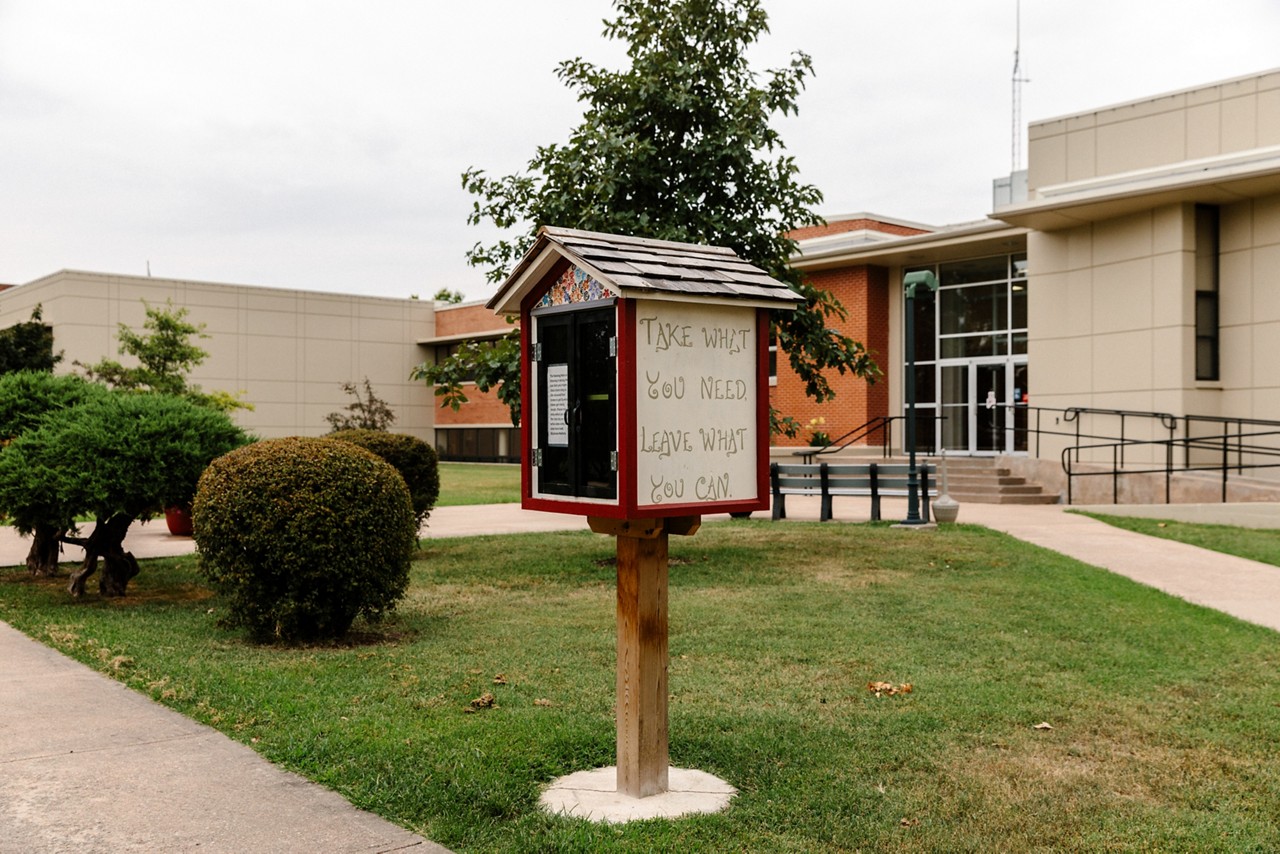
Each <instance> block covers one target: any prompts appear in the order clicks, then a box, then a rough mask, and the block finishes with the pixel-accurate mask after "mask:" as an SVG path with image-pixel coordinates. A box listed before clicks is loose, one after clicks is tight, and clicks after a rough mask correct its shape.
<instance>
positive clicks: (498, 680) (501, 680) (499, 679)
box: [493, 673, 507, 685]
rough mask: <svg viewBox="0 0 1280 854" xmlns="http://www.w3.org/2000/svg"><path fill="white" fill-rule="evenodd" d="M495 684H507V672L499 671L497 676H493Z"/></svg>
mask: <svg viewBox="0 0 1280 854" xmlns="http://www.w3.org/2000/svg"><path fill="white" fill-rule="evenodd" d="M493 684H494V685H506V684H507V676H506V674H505V673H499V674H498V675H497V676H495V677H493Z"/></svg>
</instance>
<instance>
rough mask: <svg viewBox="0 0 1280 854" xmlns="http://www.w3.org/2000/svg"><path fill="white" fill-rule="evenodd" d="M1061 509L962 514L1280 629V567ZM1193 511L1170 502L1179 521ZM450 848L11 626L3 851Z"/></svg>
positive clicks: (543, 520) (151, 541)
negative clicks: (284, 768)
mask: <svg viewBox="0 0 1280 854" xmlns="http://www.w3.org/2000/svg"><path fill="white" fill-rule="evenodd" d="M1210 507H1212V511H1205V512H1202V513H1201V514H1200V516H1201V517H1204V518H1205V520H1206V521H1212V522H1214V523H1217V524H1244V525H1253V526H1255V527H1277V528H1280V505H1260V504H1250V505H1227V506H1226V508H1224V507H1223V506H1222V505H1210ZM1229 508H1238V509H1237V510H1235V511H1232V510H1231V509H1229ZM1065 509H1066V508H1063V507H1061V506H1030V507H1025V506H1016V505H989V504H965V505H963V506H962V507H961V508H960V518H959V521H960V522H962V523H972V524H979V525H985V526H988V527H991V528H994V529H996V530H1000V531H1004V532H1006V533H1008V534H1011V535H1012V536H1015V537H1018V538H1019V539H1023V540H1026V541H1028V542H1031V543H1035V544H1037V545H1040V546H1044V547H1045V548H1049V549H1052V550H1054V551H1057V552H1061V553H1063V554H1066V555H1070V556H1071V557H1075V558H1077V559H1079V560H1082V561H1085V562H1086V563H1090V564H1093V565H1095V566H1100V567H1103V568H1105V569H1109V570H1111V571H1113V572H1116V573H1119V574H1121V575H1125V576H1128V577H1130V578H1133V579H1135V580H1137V581H1140V582H1142V583H1144V584H1149V585H1151V586H1154V587H1157V588H1159V589H1161V590H1164V591H1166V592H1168V593H1171V594H1173V595H1175V596H1180V597H1182V598H1184V599H1187V600H1189V601H1192V602H1196V603H1198V604H1201V605H1206V606H1208V607H1211V608H1217V609H1219V610H1222V611H1225V612H1227V613H1229V614H1234V615H1235V616H1237V617H1240V618H1242V619H1245V620H1249V621H1252V622H1255V623H1259V624H1261V625H1264V626H1269V627H1271V628H1273V629H1277V630H1280V568H1277V567H1273V566H1269V565H1266V564H1259V563H1255V562H1253V561H1247V560H1242V559H1240V558H1234V557H1230V556H1227V555H1221V554H1217V553H1215V552H1208V551H1205V550H1203V549H1198V548H1195V547H1194V546H1186V545H1183V544H1181V543H1175V542H1172V541H1167V540H1160V539H1155V538H1151V537H1145V536H1142V535H1140V534H1133V533H1129V532H1126V531H1121V530H1118V529H1116V528H1112V527H1110V526H1108V525H1105V524H1103V523H1101V522H1097V521H1094V520H1092V519H1089V518H1087V517H1084V516H1080V515H1078V514H1074V513H1067V512H1064V511H1065ZM1094 509H1097V510H1099V511H1100V512H1112V513H1115V512H1126V511H1128V512H1132V511H1130V510H1129V508H1114V507H1106V508H1101V507H1100V508H1094ZM1160 510H1161V508H1157V509H1155V510H1153V511H1150V512H1153V513H1155V514H1156V515H1157V516H1160V515H1161V513H1160ZM869 512H870V506H869V502H868V501H867V499H858V498H837V499H836V503H835V517H836V519H838V520H840V521H843V522H850V521H865V520H866V519H867V518H868V515H869ZM883 512H884V516H885V518H886V519H898V518H902V517H903V516H905V515H906V502H905V501H902V500H888V499H886V500H885V501H884V507H883ZM1185 512H1188V511H1187V510H1186V509H1185V507H1183V508H1170V514H1169V515H1170V516H1173V515H1174V514H1175V513H1185ZM763 515H764V514H761V513H757V514H756V516H757V518H759V517H761V516H763ZM787 515H788V517H789V518H790V519H792V520H806V519H813V520H816V519H817V518H818V499H817V498H809V497H804V496H791V497H789V498H788V500H787ZM714 519H715V517H711V518H709V519H708V521H714ZM779 524H785V523H779ZM829 524H839V523H838V522H836V523H829ZM585 529H586V523H585V520H584V519H582V518H581V517H577V516H564V515H558V514H551V513H532V512H528V511H524V510H521V509H520V508H519V507H518V506H517V505H509V504H507V505H486V506H473V507H441V508H438V509H436V510H435V511H434V512H433V513H432V514H431V519H430V523H429V525H428V527H427V528H426V530H424V532H423V533H424V535H425V536H429V537H444V536H470V535H476V534H505V533H516V532H522V531H552V530H585ZM921 534H923V532H920V533H919V534H917V533H911V532H904V536H918V535H921ZM126 545H127V547H128V548H129V549H130V550H131V551H133V553H134V554H135V555H136V556H138V557H157V556H163V555H174V554H186V553H190V552H191V551H192V550H193V548H194V544H193V543H192V541H191V540H190V538H186V537H174V536H172V535H170V534H169V533H168V531H167V530H166V529H165V526H164V523H163V522H152V523H150V524H146V525H135V526H134V529H133V530H132V531H131V532H130V535H129V538H128V540H127V542H126ZM26 549H27V543H26V541H24V540H22V539H21V538H19V537H18V536H17V535H16V534H14V533H13V530H12V529H11V528H0V565H4V566H16V565H21V564H22V563H23V562H24V559H25V556H26ZM77 552H79V549H71V548H68V550H67V553H66V554H65V555H64V559H65V560H67V561H73V560H77V559H78V558H79V557H80V556H81V555H79V554H77ZM1048 582H1049V580H1048V579H1046V583H1048ZM90 589H94V588H93V586H92V584H91V587H90ZM444 850H445V849H443V848H440V847H439V846H438V845H435V844H433V843H431V842H429V841H427V840H425V839H423V838H421V837H419V836H416V835H414V834H412V833H409V832H408V831H406V830H404V829H403V828H400V827H397V826H396V825H393V824H391V823H390V822H387V821H384V820H383V819H381V818H379V817H377V816H374V815H371V814H369V813H365V812H361V811H359V810H356V809H355V808H354V807H352V806H351V805H350V804H348V803H347V802H346V801H345V800H343V799H342V798H341V797H340V796H338V795H337V794H335V793H333V792H331V791H329V790H327V789H324V788H322V787H320V786H318V785H315V784H313V783H310V782H308V781H306V780H304V779H302V778H300V777H298V776H296V775H294V774H290V773H288V772H286V771H282V770H280V769H279V768H276V767H275V766H273V765H271V764H270V763H268V762H267V761H266V760H264V759H262V758H261V757H260V756H258V755H257V754H256V753H254V752H253V751H252V750H250V749H249V748H247V747H245V746H243V745H241V744H239V743H237V742H234V741H232V740H231V739H229V738H226V737H225V736H223V735H221V734H220V733H218V732H217V731H215V730H213V729H211V728H209V727H206V726H203V725H201V724H197V723H195V722H193V721H191V720H189V719H187V718H185V717H183V716H181V715H179V714H177V713H175V712H172V711H170V710H168V709H166V708H164V707H162V706H160V705H159V704H157V703H154V702H152V701H151V700H150V699H148V698H146V697H144V696H142V695H140V694H136V693H134V692H133V691H130V690H128V689H127V688H125V687H123V686H122V685H120V684H119V683H117V682H115V681H113V680H111V679H108V678H107V677H105V676H102V675H100V674H98V673H96V672H94V671H92V670H90V669H89V668H87V667H85V666H83V665H80V664H78V663H75V662H73V661H71V660H70V659H68V658H66V657H65V656H63V655H61V654H59V653H57V652H54V651H52V650H50V649H48V648H46V647H44V646H42V645H40V644H37V643H35V642H34V641H32V640H30V639H28V638H26V637H25V636H23V635H22V634H20V633H18V632H16V631H14V630H13V629H11V628H10V627H9V626H7V625H5V624H4V623H0V854H4V852H15V854H16V853H17V852H23V854H40V852H65V851H75V852H112V854H114V852H142V851H147V852H151V851H166V852H188V851H190V852H195V851H199V852H259V851H270V852H299V854H302V852H306V854H312V852H384V851H415V852H417V851H421V852H441V851H444Z"/></svg>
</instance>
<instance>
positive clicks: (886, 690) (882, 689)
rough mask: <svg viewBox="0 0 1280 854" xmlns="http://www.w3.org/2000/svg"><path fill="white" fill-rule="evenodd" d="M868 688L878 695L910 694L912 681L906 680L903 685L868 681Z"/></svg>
mask: <svg viewBox="0 0 1280 854" xmlns="http://www.w3.org/2000/svg"><path fill="white" fill-rule="evenodd" d="M867 690H868V691H870V692H871V693H872V694H875V695H876V696H877V697H893V696H895V695H897V694H910V693H911V683H910V682H904V683H902V684H901V685H894V684H893V683H892V682H868V683H867Z"/></svg>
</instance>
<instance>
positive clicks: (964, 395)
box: [939, 364, 973, 454]
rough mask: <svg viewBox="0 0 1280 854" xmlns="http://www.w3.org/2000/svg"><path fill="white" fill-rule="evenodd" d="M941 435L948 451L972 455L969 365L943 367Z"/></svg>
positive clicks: (943, 444) (943, 445) (944, 446)
mask: <svg viewBox="0 0 1280 854" xmlns="http://www.w3.org/2000/svg"><path fill="white" fill-rule="evenodd" d="M940 390H941V392H942V394H941V398H942V399H941V401H940V402H941V404H942V406H941V409H942V411H941V413H939V414H941V415H942V424H941V428H940V430H939V433H940V435H941V438H942V447H943V448H945V449H947V450H948V451H959V452H961V453H966V454H967V453H972V450H973V449H972V448H971V447H970V446H969V421H970V413H969V410H970V407H971V404H972V402H973V401H972V400H971V399H970V389H969V365H967V364H964V365H943V366H942V388H941V389H940Z"/></svg>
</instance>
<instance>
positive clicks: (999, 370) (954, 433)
mask: <svg viewBox="0 0 1280 854" xmlns="http://www.w3.org/2000/svg"><path fill="white" fill-rule="evenodd" d="M939 370H940V372H941V376H940V377H939V379H940V382H939V386H938V388H939V392H940V395H939V396H940V398H941V400H940V401H939V402H940V404H941V407H940V408H941V411H940V413H939V414H940V415H941V416H942V418H943V420H942V424H941V426H940V429H939V431H938V438H939V445H940V447H941V448H945V449H946V450H948V451H951V452H953V453H960V454H975V455H982V454H1003V453H1015V452H1019V451H1025V450H1026V447H1027V446H1026V408H1025V407H1026V403H1027V400H1028V395H1029V390H1028V388H1027V382H1028V379H1029V374H1028V371H1027V363H1026V362H1023V361H1017V362H1011V361H1009V360H1007V359H999V360H982V359H966V360H949V361H945V362H943V363H942V364H941V366H940V368H939ZM1019 428H1021V429H1019Z"/></svg>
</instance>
